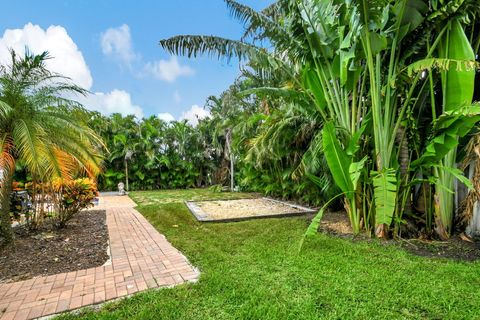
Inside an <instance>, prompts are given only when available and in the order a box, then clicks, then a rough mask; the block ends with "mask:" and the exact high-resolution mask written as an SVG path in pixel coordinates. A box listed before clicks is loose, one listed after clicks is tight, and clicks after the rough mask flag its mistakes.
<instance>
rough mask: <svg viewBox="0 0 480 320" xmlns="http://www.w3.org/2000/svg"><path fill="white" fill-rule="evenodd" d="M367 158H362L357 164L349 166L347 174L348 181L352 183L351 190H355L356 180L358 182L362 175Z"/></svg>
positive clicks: (353, 163)
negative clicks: (348, 176) (348, 174)
mask: <svg viewBox="0 0 480 320" xmlns="http://www.w3.org/2000/svg"><path fill="white" fill-rule="evenodd" d="M367 159H368V157H366V156H365V157H364V158H363V159H362V160H360V161H357V162H352V163H351V164H350V168H349V173H350V180H351V181H352V185H353V190H355V189H357V184H358V180H360V175H361V174H362V170H363V167H365V162H366V161H367Z"/></svg>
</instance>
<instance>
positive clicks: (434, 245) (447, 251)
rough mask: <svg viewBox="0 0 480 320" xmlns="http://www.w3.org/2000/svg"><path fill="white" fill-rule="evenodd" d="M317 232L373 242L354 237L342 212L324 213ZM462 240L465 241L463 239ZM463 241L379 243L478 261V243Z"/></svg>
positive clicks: (429, 255)
mask: <svg viewBox="0 0 480 320" xmlns="http://www.w3.org/2000/svg"><path fill="white" fill-rule="evenodd" d="M319 230H320V231H321V232H324V233H327V234H329V235H332V236H335V237H340V238H345V239H351V240H354V241H374V240H373V239H372V238H370V237H368V236H367V235H364V234H360V235H358V236H356V237H354V236H353V234H352V229H351V227H350V222H349V220H348V217H347V214H346V213H345V212H342V211H339V212H326V213H325V215H324V216H323V218H322V220H321V223H320V228H319ZM463 238H464V239H465V237H463ZM464 239H462V237H461V236H460V235H454V236H453V237H452V238H451V239H449V240H448V241H436V240H431V239H401V240H387V241H381V242H380V243H381V244H384V245H386V246H390V245H394V246H398V247H401V248H403V249H404V250H406V251H408V252H409V253H411V254H414V255H417V256H421V257H426V258H445V259H451V260H458V261H475V260H478V259H480V242H478V241H477V242H475V241H466V240H464Z"/></svg>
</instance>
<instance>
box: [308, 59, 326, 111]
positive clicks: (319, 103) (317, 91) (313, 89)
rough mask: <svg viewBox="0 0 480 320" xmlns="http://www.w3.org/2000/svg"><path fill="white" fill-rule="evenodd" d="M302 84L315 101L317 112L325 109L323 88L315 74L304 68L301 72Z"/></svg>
mask: <svg viewBox="0 0 480 320" xmlns="http://www.w3.org/2000/svg"><path fill="white" fill-rule="evenodd" d="M303 82H304V86H305V87H306V88H307V89H308V90H309V91H310V93H311V94H312V96H313V97H314V99H315V106H316V107H317V108H318V109H319V110H323V109H325V107H326V105H327V101H326V100H325V93H324V92H323V87H322V84H321V82H320V80H319V79H318V75H317V73H316V72H315V71H314V70H312V69H310V68H305V69H304V70H303Z"/></svg>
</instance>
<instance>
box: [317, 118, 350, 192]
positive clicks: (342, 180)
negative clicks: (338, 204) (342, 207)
mask: <svg viewBox="0 0 480 320" xmlns="http://www.w3.org/2000/svg"><path fill="white" fill-rule="evenodd" d="M323 150H324V152H325V158H326V160H327V164H328V167H329V168H330V171H331V172H332V176H333V180H335V183H336V184H337V186H338V187H339V188H340V189H341V190H342V191H343V192H345V193H350V192H352V191H353V184H352V181H351V180H350V173H349V170H350V164H351V163H352V160H351V158H350V157H349V156H348V155H347V153H346V152H345V151H344V150H343V149H342V147H341V146H340V143H339V142H338V139H337V136H336V134H335V127H334V125H333V123H332V122H327V123H325V125H324V126H323Z"/></svg>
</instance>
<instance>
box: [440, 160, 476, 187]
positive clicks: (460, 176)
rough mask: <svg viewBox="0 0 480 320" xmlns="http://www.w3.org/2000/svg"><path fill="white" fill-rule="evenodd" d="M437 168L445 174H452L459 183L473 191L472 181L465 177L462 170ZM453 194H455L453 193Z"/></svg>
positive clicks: (444, 167)
mask: <svg viewBox="0 0 480 320" xmlns="http://www.w3.org/2000/svg"><path fill="white" fill-rule="evenodd" d="M435 167H436V168H439V169H440V170H443V171H445V172H448V173H450V174H451V175H452V176H454V177H455V178H456V179H457V180H458V181H460V182H461V183H463V184H464V185H465V186H466V187H467V188H468V189H469V190H472V189H473V184H472V181H470V179H468V178H467V177H465V176H464V175H463V172H462V170H460V169H458V168H452V167H448V166H435ZM452 193H453V192H452Z"/></svg>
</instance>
